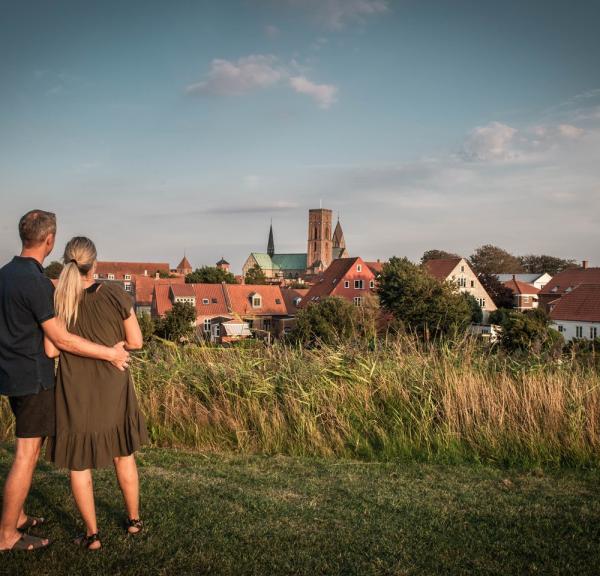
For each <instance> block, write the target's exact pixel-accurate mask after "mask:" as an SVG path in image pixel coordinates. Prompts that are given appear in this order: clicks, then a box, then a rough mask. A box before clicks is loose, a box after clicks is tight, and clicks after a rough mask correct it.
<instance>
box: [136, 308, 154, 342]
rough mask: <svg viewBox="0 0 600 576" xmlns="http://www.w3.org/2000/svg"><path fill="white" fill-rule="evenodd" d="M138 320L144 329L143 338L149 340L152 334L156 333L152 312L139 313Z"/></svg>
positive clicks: (145, 340) (142, 329)
mask: <svg viewBox="0 0 600 576" xmlns="http://www.w3.org/2000/svg"><path fill="white" fill-rule="evenodd" d="M137 318H138V322H139V324H140V329H141V331H142V338H143V339H144V342H148V341H149V340H150V339H151V338H152V336H153V335H154V330H155V328H156V327H155V326H154V321H153V320H152V317H151V316H150V314H138V317H137Z"/></svg>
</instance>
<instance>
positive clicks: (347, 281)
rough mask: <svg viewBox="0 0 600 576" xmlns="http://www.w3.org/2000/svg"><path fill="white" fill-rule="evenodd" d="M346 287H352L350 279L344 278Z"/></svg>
mask: <svg viewBox="0 0 600 576" xmlns="http://www.w3.org/2000/svg"><path fill="white" fill-rule="evenodd" d="M344 288H350V280H344Z"/></svg>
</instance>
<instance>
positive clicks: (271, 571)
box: [0, 446, 600, 576]
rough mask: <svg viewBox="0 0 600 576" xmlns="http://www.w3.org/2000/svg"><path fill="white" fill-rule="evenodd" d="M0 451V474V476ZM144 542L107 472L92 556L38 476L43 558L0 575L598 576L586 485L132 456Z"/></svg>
mask: <svg viewBox="0 0 600 576" xmlns="http://www.w3.org/2000/svg"><path fill="white" fill-rule="evenodd" d="M10 456H11V453H10V451H9V448H8V447H6V446H4V447H2V448H0V474H1V475H2V476H4V475H5V474H6V472H7V469H8V466H9V463H10ZM139 464H140V474H141V479H142V493H143V497H142V507H143V511H144V514H143V517H144V519H145V521H146V530H145V532H144V534H143V535H141V536H139V537H137V538H131V537H126V536H125V534H124V531H123V530H122V529H121V528H120V521H121V520H122V517H123V516H122V507H121V500H120V494H119V492H118V488H117V485H116V481H115V479H114V475H113V473H112V471H110V470H109V471H102V472H98V473H96V476H95V482H96V484H95V485H96V498H97V507H98V515H99V523H100V527H101V530H102V533H103V544H104V548H103V549H102V550H101V551H100V552H96V553H90V552H85V551H83V550H80V549H78V548H76V547H75V546H74V545H72V544H71V539H72V538H73V537H74V536H75V535H76V534H77V533H78V531H79V529H80V528H81V526H80V523H79V519H78V515H77V513H76V510H75V507H74V505H73V503H72V500H71V497H70V494H69V489H68V481H67V476H66V474H65V473H64V472H62V471H56V470H53V469H52V468H51V467H50V466H49V465H47V464H45V463H42V464H40V466H39V468H38V472H37V474H36V477H35V481H34V488H33V491H32V493H31V497H30V501H29V510H30V511H31V512H34V513H38V514H43V515H45V516H47V517H48V518H49V524H48V525H47V527H46V530H45V532H44V534H46V535H48V536H49V537H50V538H52V539H53V540H54V543H53V544H52V546H51V547H50V548H49V549H48V550H44V551H42V552H36V553H24V552H20V553H14V554H11V555H2V556H0V573H1V574H11V575H12V574H14V575H34V574H35V575H42V574H52V575H61V574H65V575H66V574H70V575H76V574H86V575H96V574H97V575H102V576H105V575H116V574H140V575H145V576H147V575H154V574H169V575H170V574H173V575H187V574H232V575H233V574H236V575H238V574H260V575H275V574H307V575H308V574H310V575H315V574H343V575H350V574H357V575H361V576H366V575H370V574H397V575H401V574H402V575H403V574H436V575H447V574H448V575H450V574H511V575H512V574H544V575H550V574H561V575H563V574H577V575H584V574H596V575H597V574H599V573H600V486H599V481H600V474H599V473H598V472H597V471H596V472H591V471H590V472H581V471H560V472H545V473H542V472H538V473H532V472H522V471H518V470H510V471H506V470H500V469H495V468H487V467H476V466H439V465H429V464H404V463H365V462H356V461H338V460H331V461H326V460H316V459H298V458H288V457H258V456H252V457H249V456H235V455H221V456H217V455H210V456H202V455H198V454H187V453H182V452H178V451H174V450H146V451H144V452H143V453H141V454H140V455H139Z"/></svg>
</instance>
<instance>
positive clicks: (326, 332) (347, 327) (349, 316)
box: [290, 296, 358, 345]
mask: <svg viewBox="0 0 600 576" xmlns="http://www.w3.org/2000/svg"><path fill="white" fill-rule="evenodd" d="M357 319H358V317H357V307H356V306H354V305H353V304H352V303H350V302H348V300H346V299H344V298H339V297H337V296H328V297H326V298H323V300H319V301H318V302H311V303H310V304H308V306H306V308H303V309H302V310H300V312H299V313H298V315H297V317H296V326H295V327H294V329H293V330H292V333H291V335H290V338H291V339H292V340H294V341H296V342H302V343H304V344H307V345H314V344H317V343H323V344H332V343H334V342H337V341H339V340H347V339H349V338H351V337H352V336H353V335H355V327H356V323H357Z"/></svg>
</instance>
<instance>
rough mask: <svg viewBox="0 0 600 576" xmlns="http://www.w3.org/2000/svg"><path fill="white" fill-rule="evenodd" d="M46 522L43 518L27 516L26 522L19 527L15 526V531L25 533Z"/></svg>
mask: <svg viewBox="0 0 600 576" xmlns="http://www.w3.org/2000/svg"><path fill="white" fill-rule="evenodd" d="M45 521H46V519H45V518H39V517H36V516H27V520H25V522H23V524H21V525H20V526H17V530H18V531H19V532H27V530H29V529H30V528H35V527H36V526H41V525H42V524H43V523H44V522H45Z"/></svg>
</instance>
